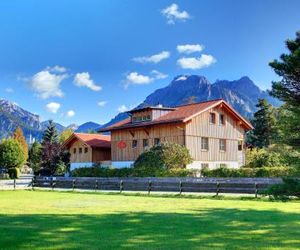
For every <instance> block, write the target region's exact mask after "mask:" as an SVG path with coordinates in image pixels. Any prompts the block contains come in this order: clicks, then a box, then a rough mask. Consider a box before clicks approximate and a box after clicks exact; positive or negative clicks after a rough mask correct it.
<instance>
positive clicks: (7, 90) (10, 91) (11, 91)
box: [5, 88, 15, 93]
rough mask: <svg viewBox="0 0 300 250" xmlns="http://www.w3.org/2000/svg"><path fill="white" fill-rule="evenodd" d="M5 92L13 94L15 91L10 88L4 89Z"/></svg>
mask: <svg viewBox="0 0 300 250" xmlns="http://www.w3.org/2000/svg"><path fill="white" fill-rule="evenodd" d="M5 92H7V93H13V92H15V91H14V89H12V88H6V89H5Z"/></svg>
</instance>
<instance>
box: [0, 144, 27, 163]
mask: <svg viewBox="0 0 300 250" xmlns="http://www.w3.org/2000/svg"><path fill="white" fill-rule="evenodd" d="M24 161H25V156H24V151H23V148H22V146H21V145H20V143H19V142H18V141H16V140H15V139H7V140H4V141H3V142H2V143H1V144H0V166H1V167H5V168H7V169H8V168H15V167H17V168H19V167H22V165H23V163H24Z"/></svg>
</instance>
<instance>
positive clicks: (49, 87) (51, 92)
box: [27, 69, 68, 99]
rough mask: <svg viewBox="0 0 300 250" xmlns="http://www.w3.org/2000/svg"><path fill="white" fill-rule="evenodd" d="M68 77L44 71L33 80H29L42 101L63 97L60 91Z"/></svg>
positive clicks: (33, 77) (34, 76) (32, 78)
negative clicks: (62, 83)
mask: <svg viewBox="0 0 300 250" xmlns="http://www.w3.org/2000/svg"><path fill="white" fill-rule="evenodd" d="M67 77H68V75H67V74H61V73H51V72H50V71H49V70H47V69H45V70H42V71H40V72H38V73H36V74H35V75H33V76H32V77H31V78H29V79H27V81H28V83H29V85H30V87H31V88H32V89H33V91H35V92H36V93H37V95H38V96H39V97H40V98H42V99H47V98H49V97H63V96H64V93H63V91H62V90H61V89H60V85H61V82H62V81H63V80H64V79H66V78H67Z"/></svg>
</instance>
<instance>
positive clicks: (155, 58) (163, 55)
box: [132, 51, 170, 63]
mask: <svg viewBox="0 0 300 250" xmlns="http://www.w3.org/2000/svg"><path fill="white" fill-rule="evenodd" d="M169 57H170V52H169V51H162V52H160V53H158V54H156V55H152V56H141V57H135V58H133V59H132V60H133V61H135V62H138V63H159V62H160V61H162V60H164V59H167V58H169Z"/></svg>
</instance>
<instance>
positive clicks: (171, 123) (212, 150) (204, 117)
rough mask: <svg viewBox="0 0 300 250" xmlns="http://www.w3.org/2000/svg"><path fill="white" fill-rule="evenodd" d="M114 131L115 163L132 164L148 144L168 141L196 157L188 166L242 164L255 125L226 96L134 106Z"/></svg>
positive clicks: (197, 167)
mask: <svg viewBox="0 0 300 250" xmlns="http://www.w3.org/2000/svg"><path fill="white" fill-rule="evenodd" d="M129 114H130V118H127V119H125V120H123V121H121V122H118V123H116V124H114V125H112V126H110V127H107V128H105V129H102V130H100V132H104V131H110V132H111V153H112V166H114V167H128V166H131V165H132V164H133V162H134V161H135V160H136V159H137V157H138V156H139V155H140V154H141V153H142V152H143V151H144V150H145V149H147V148H148V147H151V146H153V145H155V144H159V143H162V142H165V141H169V142H174V143H178V144H181V145H185V146H186V147H187V148H188V149H189V151H190V153H191V156H192V157H193V159H194V162H193V163H192V164H190V165H189V166H187V167H188V168H195V169H201V168H202V167H209V168H216V167H220V166H227V167H232V168H238V167H239V166H242V165H243V164H244V163H245V151H244V146H243V145H244V139H245V132H246V131H248V130H250V129H252V128H253V127H252V125H251V124H250V123H249V122H248V121H247V120H246V119H244V118H243V117H242V116H241V115H240V114H238V113H237V112H236V111H235V110H234V109H233V108H232V107H231V106H229V105H228V104H227V103H226V102H225V101H224V100H222V99H218V100H213V101H206V102H200V103H194V104H188V105H182V106H178V107H175V108H166V107H162V106H152V107H145V108H140V109H134V110H132V111H130V112H129Z"/></svg>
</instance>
